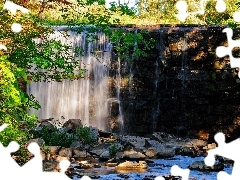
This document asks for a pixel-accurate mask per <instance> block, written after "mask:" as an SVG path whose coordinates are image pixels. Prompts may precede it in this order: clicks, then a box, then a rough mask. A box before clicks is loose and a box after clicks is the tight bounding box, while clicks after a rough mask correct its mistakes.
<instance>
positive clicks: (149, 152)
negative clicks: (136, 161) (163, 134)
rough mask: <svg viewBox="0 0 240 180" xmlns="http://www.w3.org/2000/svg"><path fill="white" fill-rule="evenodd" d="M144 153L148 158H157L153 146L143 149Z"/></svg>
mask: <svg viewBox="0 0 240 180" xmlns="http://www.w3.org/2000/svg"><path fill="white" fill-rule="evenodd" d="M145 155H146V156H147V157H149V158H157V156H158V152H157V150H156V149H155V148H154V147H151V148H148V149H147V150H146V151H145Z"/></svg>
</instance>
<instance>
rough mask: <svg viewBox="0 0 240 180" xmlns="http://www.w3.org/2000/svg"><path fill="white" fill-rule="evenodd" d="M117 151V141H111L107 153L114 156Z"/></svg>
mask: <svg viewBox="0 0 240 180" xmlns="http://www.w3.org/2000/svg"><path fill="white" fill-rule="evenodd" d="M117 152H118V147H117V143H113V144H112V145H111V146H110V147H109V154H110V156H112V157H114V156H116V154H117Z"/></svg>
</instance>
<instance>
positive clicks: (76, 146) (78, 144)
mask: <svg viewBox="0 0 240 180" xmlns="http://www.w3.org/2000/svg"><path fill="white" fill-rule="evenodd" d="M70 148H71V149H72V150H74V149H78V150H82V149H83V144H82V142H81V141H74V142H73V143H72V144H71V145H70Z"/></svg>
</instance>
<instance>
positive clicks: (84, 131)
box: [76, 126, 95, 145]
mask: <svg viewBox="0 0 240 180" xmlns="http://www.w3.org/2000/svg"><path fill="white" fill-rule="evenodd" d="M76 135H77V137H78V138H79V140H80V141H82V142H83V143H84V144H90V145H91V144H93V143H94V142H95V140H94V137H93V134H92V132H91V130H90V128H89V127H87V126H79V127H78V128H77V129H76Z"/></svg>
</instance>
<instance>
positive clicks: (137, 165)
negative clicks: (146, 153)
mask: <svg viewBox="0 0 240 180" xmlns="http://www.w3.org/2000/svg"><path fill="white" fill-rule="evenodd" d="M146 168H147V163H146V162H145V161H139V162H133V161H126V162H123V163H120V164H119V165H117V166H116V167H115V169H116V170H139V169H146Z"/></svg>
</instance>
